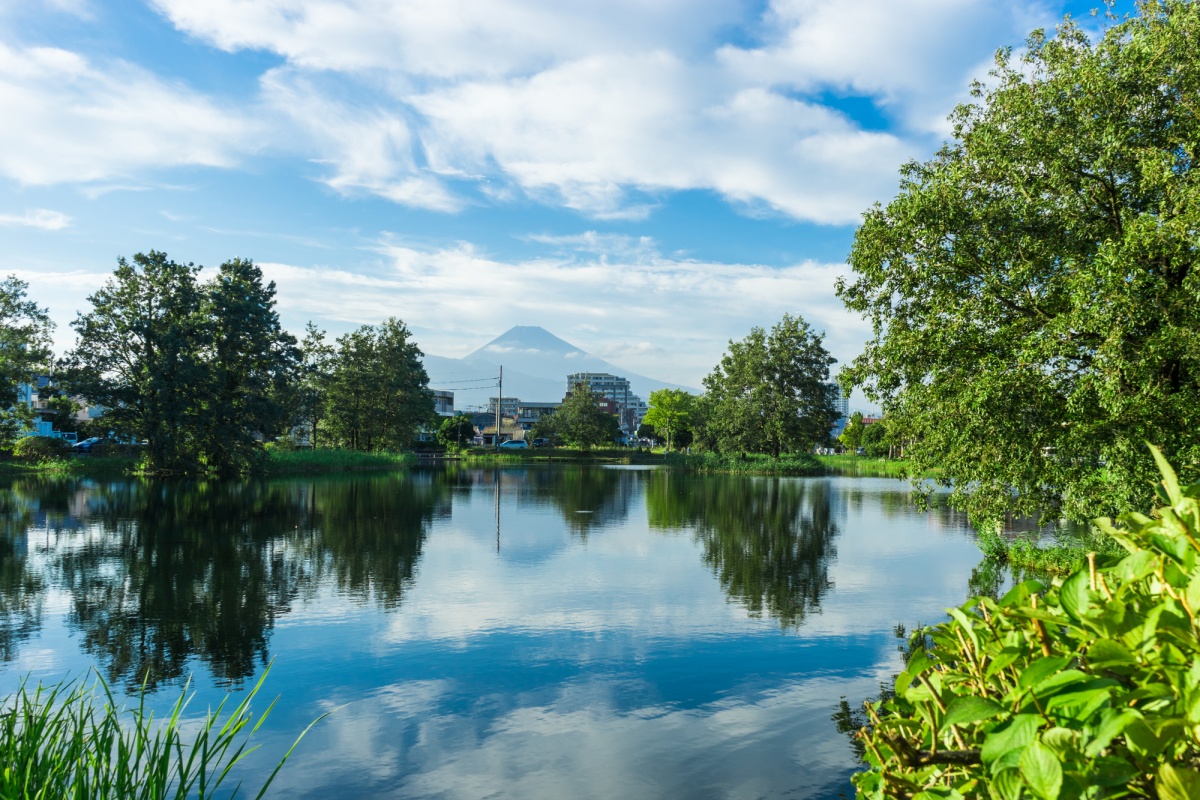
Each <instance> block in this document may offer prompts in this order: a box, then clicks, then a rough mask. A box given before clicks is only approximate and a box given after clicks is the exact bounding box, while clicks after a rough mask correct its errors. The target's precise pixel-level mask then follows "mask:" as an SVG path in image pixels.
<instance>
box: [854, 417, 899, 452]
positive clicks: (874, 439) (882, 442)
mask: <svg viewBox="0 0 1200 800" xmlns="http://www.w3.org/2000/svg"><path fill="white" fill-rule="evenodd" d="M888 433H889V431H888V421H887V420H886V419H881V420H877V421H875V422H873V423H872V424H870V425H864V426H863V431H862V438H861V441H860V443H859V446H861V447H862V449H863V450H865V451H866V454H867V455H868V456H870V457H871V458H883V457H885V456H887V455H888V453H889V451H890V450H891V444H892V443H891V437H890V436H889V435H888Z"/></svg>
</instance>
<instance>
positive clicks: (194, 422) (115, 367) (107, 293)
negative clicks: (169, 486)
mask: <svg viewBox="0 0 1200 800" xmlns="http://www.w3.org/2000/svg"><path fill="white" fill-rule="evenodd" d="M199 270H200V268H199V267H197V266H195V265H194V264H180V263H177V262H175V261H172V260H171V259H170V258H169V257H168V256H167V254H166V253H161V252H156V251H154V250H151V251H150V252H149V253H145V254H143V253H137V254H136V255H134V257H133V262H132V263H130V262H129V261H126V260H125V259H124V258H121V259H118V261H117V269H116V271H115V272H114V273H113V276H112V277H111V278H110V279H109V280H108V281H107V282H106V283H105V285H104V286H103V287H101V289H100V290H99V291H97V292H96V293H95V294H93V295H92V296H91V297H89V298H88V300H89V302H90V303H91V304H92V308H91V310H90V311H88V312H87V313H80V315H79V316H78V318H77V319H76V320H75V322H73V323H72V327H73V328H75V331H76V333H77V334H78V340H77V342H76V345H75V348H74V349H73V350H72V351H71V352H70V353H69V354H68V355H67V358H66V365H67V367H68V381H67V383H68V386H69V388H70V391H71V392H72V393H73V394H77V395H80V396H82V397H84V398H86V399H87V400H88V402H89V403H90V404H92V405H97V406H101V407H103V408H104V424H105V426H106V427H107V428H108V429H109V430H112V431H114V432H115V433H116V434H117V435H119V436H123V437H131V438H134V439H137V440H139V441H145V442H146V465H145V466H146V468H147V469H148V470H150V471H153V472H183V473H189V472H199V471H211V472H231V471H239V470H242V469H244V468H245V467H247V466H248V465H249V463H250V461H252V460H253V459H254V458H255V457H256V456H257V455H259V454H260V453H261V445H260V443H259V442H260V440H261V439H262V438H264V437H269V436H274V435H276V434H277V433H278V432H279V428H280V426H281V425H282V424H283V421H284V416H285V415H284V406H283V402H282V397H281V394H282V389H283V387H284V386H285V385H286V384H287V382H288V381H289V380H290V377H291V375H292V372H293V370H294V365H295V362H296V359H297V352H296V348H295V340H294V339H293V338H292V337H291V336H290V335H289V334H287V333H286V332H284V331H283V330H282V328H281V327H280V325H279V318H278V315H277V314H276V313H275V285H274V283H270V284H267V285H264V284H263V281H262V272H261V271H260V270H259V268H258V267H257V266H255V265H254V263H253V262H251V261H247V260H243V259H234V260H233V261H228V262H226V263H224V264H222V265H221V266H220V268H219V269H218V270H217V274H216V276H215V277H214V278H213V279H212V280H211V281H210V282H208V283H205V284H201V283H200V282H199V281H198V279H197V277H198V273H199Z"/></svg>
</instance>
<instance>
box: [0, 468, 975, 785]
mask: <svg viewBox="0 0 1200 800" xmlns="http://www.w3.org/2000/svg"><path fill="white" fill-rule="evenodd" d="M0 506H2V510H0V513H2V514H3V519H4V528H3V535H2V536H0V695H8V694H9V693H11V692H12V691H13V690H14V689H15V688H16V686H17V685H18V683H19V682H20V680H21V679H22V678H23V677H24V676H30V678H31V680H32V681H35V682H36V681H38V680H42V681H48V682H49V681H58V680H60V679H62V678H63V677H65V676H72V677H81V676H86V674H87V671H88V670H89V669H91V668H95V669H96V670H98V671H99V673H100V674H101V675H103V676H104V677H105V679H106V680H108V681H110V682H111V683H112V684H113V686H114V687H115V688H116V689H117V690H118V691H119V692H130V691H134V690H136V688H137V687H138V686H139V685H140V684H141V683H142V681H143V680H145V681H146V683H147V685H148V687H149V690H150V703H151V705H154V706H155V707H158V708H166V707H168V706H169V705H170V704H171V703H172V702H173V701H174V700H175V699H176V698H177V697H178V695H179V692H180V690H181V689H182V687H183V686H184V684H185V682H186V681H188V680H189V679H190V689H191V690H192V691H194V692H195V693H196V696H195V697H194V698H193V700H192V703H191V705H190V706H189V713H190V714H193V715H199V714H202V713H203V711H204V709H205V708H207V707H208V706H210V705H215V704H216V703H218V702H220V700H221V699H222V698H224V697H226V696H230V695H232V696H233V699H235V700H236V699H237V696H238V695H239V694H240V693H242V692H245V691H246V690H247V689H248V688H249V687H250V686H252V685H253V683H254V682H255V681H256V680H257V679H258V678H259V677H260V676H261V674H262V672H263V670H264V669H266V668H267V665H268V664H270V665H271V668H270V674H269V675H268V677H267V682H266V686H265V688H264V695H265V697H266V698H270V697H275V696H276V695H277V696H278V697H279V702H278V705H277V706H276V708H275V710H274V711H273V712H272V714H271V716H270V718H269V720H268V722H267V723H266V725H264V727H263V728H262V729H261V730H260V731H259V732H258V733H257V734H256V736H255V739H254V741H256V742H258V743H260V744H261V745H262V747H261V749H260V750H259V751H258V752H256V753H255V754H254V755H253V756H252V757H251V758H250V759H249V760H248V761H247V762H245V765H244V767H243V769H242V770H241V773H240V774H242V775H243V776H244V777H245V780H246V787H247V788H251V789H252V791H251V792H250V795H251V796H252V795H253V793H254V791H257V787H258V785H259V783H260V779H261V775H259V774H256V773H262V772H264V771H269V769H270V765H272V764H273V763H274V761H275V760H277V759H278V757H279V756H280V755H281V754H282V753H283V752H284V751H286V749H287V747H288V746H289V745H290V743H291V741H292V739H293V738H294V737H295V736H296V734H297V733H298V732H299V731H300V730H302V729H303V728H304V727H305V725H307V724H308V723H309V722H310V721H311V720H312V719H314V718H315V717H317V716H319V715H321V714H324V713H326V712H329V716H328V717H326V718H325V719H324V720H323V721H322V722H320V723H319V724H318V725H317V726H316V727H315V728H314V729H313V730H312V732H310V733H309V735H308V737H307V738H306V739H305V740H304V741H303V742H302V743H301V745H300V747H299V748H298V750H297V752H296V754H295V755H294V756H293V758H292V760H291V761H290V762H289V763H288V765H287V766H286V767H285V769H284V770H283V772H281V773H280V775H279V777H278V778H277V779H276V782H275V784H274V785H273V787H272V790H271V792H270V795H269V796H271V797H276V798H285V797H286V798H292V797H296V798H308V797H311V798H318V797H319V798H375V797H395V798H464V799H466V798H470V799H471V800H476V799H477V798H485V797H486V798H522V799H524V800H540V799H542V798H545V799H546V800H550V799H551V798H553V799H554V800H557V799H558V798H626V799H628V798H783V797H787V798H827V797H828V798H834V797H839V796H842V795H845V796H852V794H853V793H852V791H851V787H850V786H849V776H850V775H851V774H852V772H853V771H854V769H855V767H856V760H855V757H854V754H853V752H852V749H851V746H850V743H849V741H848V740H847V738H846V736H844V735H843V734H841V733H839V732H838V730H837V727H836V725H835V723H834V721H833V720H832V716H833V714H834V713H835V712H836V711H837V710H838V707H839V700H840V699H841V698H843V697H845V698H846V699H847V700H848V701H850V702H851V703H852V704H857V703H859V702H861V700H863V699H865V698H867V697H871V696H874V695H876V694H878V691H879V684H880V683H881V682H886V681H890V679H891V677H892V676H893V675H894V674H895V673H896V672H897V671H898V670H899V668H900V664H901V660H900V654H899V652H898V644H899V643H900V642H899V641H898V640H897V638H896V635H895V632H894V631H895V629H896V626H897V625H898V624H903V625H906V626H908V628H909V629H910V630H911V629H912V627H913V626H914V625H916V624H918V623H930V622H936V621H939V620H941V619H942V618H943V617H944V613H945V612H944V609H945V608H946V607H948V606H952V605H958V604H960V603H962V602H963V601H964V599H965V598H966V597H967V596H968V593H969V590H968V583H969V581H970V580H971V577H972V570H973V568H974V567H976V565H977V564H978V563H979V561H980V554H979V551H978V549H977V548H976V546H975V544H974V538H973V536H972V534H971V531H970V528H969V526H968V524H967V522H966V520H965V518H963V517H961V516H959V515H957V514H954V513H953V512H950V511H948V510H945V509H935V510H932V511H921V510H918V509H917V508H915V507H914V506H913V505H912V504H911V503H910V502H909V499H908V486H907V484H905V483H903V482H901V481H897V480H894V479H886V478H856V477H823V478H750V477H731V476H689V475H683V474H679V473H672V472H667V471H663V470H653V469H649V470H647V469H632V468H626V469H621V468H604V467H588V468H581V467H558V468H530V469H507V468H505V469H490V468H487V469H475V468H458V467H447V468H444V469H415V470H411V471H406V472H399V473H389V474H363V473H358V474H353V475H342V476H330V477H316V478H312V477H305V478H289V479H272V480H260V481H246V482H203V483H189V482H179V481H175V482H155V481H142V480H133V479H115V480H92V479H70V480H47V479H34V480H16V481H10V482H8V483H7V484H6V485H4V486H3V487H0ZM259 700H263V701H264V702H260V703H259V707H260V708H261V707H265V705H266V702H265V698H264V697H260V698H259ZM256 778H258V779H259V780H256Z"/></svg>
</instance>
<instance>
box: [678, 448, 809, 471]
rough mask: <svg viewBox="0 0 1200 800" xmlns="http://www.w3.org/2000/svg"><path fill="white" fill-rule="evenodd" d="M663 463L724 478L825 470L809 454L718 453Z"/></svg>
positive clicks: (697, 455) (698, 454) (687, 456)
mask: <svg viewBox="0 0 1200 800" xmlns="http://www.w3.org/2000/svg"><path fill="white" fill-rule="evenodd" d="M663 463H665V464H667V465H668V466H670V467H673V468H675V469H680V470H684V471H685V472H695V473H700V474H722V475H823V474H825V468H824V467H823V466H822V465H821V463H820V462H819V461H818V460H817V458H816V457H815V456H812V455H809V454H808V453H788V454H785V455H782V456H780V457H779V458H772V457H771V456H768V455H761V454H754V453H750V454H746V455H745V456H742V455H725V454H718V453H693V454H686V453H669V454H667V455H666V456H665V457H664V459H663Z"/></svg>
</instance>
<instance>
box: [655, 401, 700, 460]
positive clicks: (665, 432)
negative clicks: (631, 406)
mask: <svg viewBox="0 0 1200 800" xmlns="http://www.w3.org/2000/svg"><path fill="white" fill-rule="evenodd" d="M695 409H696V396H695V395H693V394H691V393H689V392H685V391H684V390H683V389H657V390H655V391H653V392H651V393H650V410H649V411H647V412H646V418H645V423H646V424H647V425H650V426H651V427H653V428H654V431H655V433H656V434H658V435H661V436H663V437H665V438H666V440H667V449H668V450H670V449H671V442H672V440H673V439H674V440H675V444H676V446H678V444H679V442H678V435H679V433H680V432H682V431H685V430H687V429H688V428H690V427H691V424H692V415H693V414H694V413H695Z"/></svg>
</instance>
